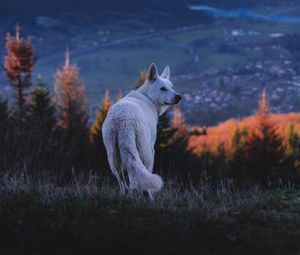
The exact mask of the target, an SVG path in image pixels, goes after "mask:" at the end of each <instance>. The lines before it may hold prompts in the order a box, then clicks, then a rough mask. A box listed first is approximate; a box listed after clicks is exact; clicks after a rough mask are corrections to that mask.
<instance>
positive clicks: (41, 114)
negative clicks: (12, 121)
mask: <svg viewBox="0 0 300 255" xmlns="http://www.w3.org/2000/svg"><path fill="white" fill-rule="evenodd" d="M55 115H56V109H55V104H54V102H53V98H52V95H51V93H50V91H49V89H48V87H47V85H46V84H45V83H44V82H43V80H42V78H41V77H39V78H38V82H37V85H36V86H35V87H34V89H33V90H32V92H31V105H30V119H31V125H32V126H34V127H35V128H37V129H38V130H40V131H46V133H48V132H50V131H51V130H52V129H53V128H54V126H55V124H56V116H55Z"/></svg>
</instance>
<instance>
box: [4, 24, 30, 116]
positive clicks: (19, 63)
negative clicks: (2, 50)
mask: <svg viewBox="0 0 300 255" xmlns="http://www.w3.org/2000/svg"><path fill="white" fill-rule="evenodd" d="M6 49H7V56H6V57H5V60H4V70H5V73H6V75H7V77H8V78H9V79H10V82H11V85H12V86H13V87H14V88H15V89H16V100H17V104H18V107H19V111H20V113H21V114H20V116H21V115H22V112H23V110H24V104H25V98H26V94H25V91H24V90H25V89H26V88H28V87H30V86H31V75H32V71H33V67H34V64H35V54H34V50H33V47H32V44H31V39H30V38H29V37H26V38H20V28H19V26H17V27H16V35H15V37H13V36H11V35H10V34H9V33H8V34H7V36H6Z"/></svg>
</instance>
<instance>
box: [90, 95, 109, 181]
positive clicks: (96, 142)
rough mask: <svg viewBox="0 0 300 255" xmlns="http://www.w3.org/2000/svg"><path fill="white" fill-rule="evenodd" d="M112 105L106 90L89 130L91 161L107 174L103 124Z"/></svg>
mask: <svg viewBox="0 0 300 255" xmlns="http://www.w3.org/2000/svg"><path fill="white" fill-rule="evenodd" d="M111 105H112V101H111V100H110V96H109V91H108V90H106V91H105V93H104V97H103V99H102V103H101V107H100V108H99V109H98V110H97V113H96V119H95V122H94V124H93V125H92V127H91V129H90V132H89V140H90V148H91V153H90V155H91V163H92V165H93V167H95V168H97V169H99V168H100V169H101V170H102V171H101V173H102V174H103V175H106V173H107V171H106V170H108V169H109V166H108V159H107V154H106V150H105V147H104V143H103V138H102V125H103V122H104V120H105V118H106V116H107V113H108V110H109V108H110V107H111Z"/></svg>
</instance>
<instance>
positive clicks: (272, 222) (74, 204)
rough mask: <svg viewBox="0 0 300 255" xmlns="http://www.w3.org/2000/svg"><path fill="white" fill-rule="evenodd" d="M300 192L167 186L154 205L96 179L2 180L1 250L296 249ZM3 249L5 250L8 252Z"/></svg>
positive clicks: (294, 251) (205, 251)
mask: <svg viewBox="0 0 300 255" xmlns="http://www.w3.org/2000/svg"><path fill="white" fill-rule="evenodd" d="M299 211H300V191H299V190H295V189H290V188H289V189H273V190H268V191H263V190H261V189H259V188H253V189H252V190H251V191H245V192H235V191H234V189H233V188H232V187H229V186H228V185H220V187H219V188H218V189H217V190H215V191H212V190H210V189H209V188H203V187H202V188H197V189H196V188H193V189H189V190H187V189H182V188H180V187H177V186H172V185H167V186H166V187H165V188H164V190H163V191H162V192H160V193H159V194H157V196H156V199H155V201H153V202H149V201H146V200H143V199H140V198H137V197H130V196H123V197H122V196H120V195H119V193H118V191H117V189H116V188H115V187H114V186H110V185H108V184H105V183H101V182H99V179H97V178H96V177H94V176H91V177H90V178H87V179H85V180H78V179H77V178H74V181H73V182H72V183H71V184H68V185H59V184H57V183H56V182H55V181H49V180H46V179H45V180H38V179H36V180H33V179H31V178H28V177H26V175H25V176H24V175H19V176H8V175H5V176H3V177H2V178H1V181H0V226H1V228H0V240H1V242H2V244H1V250H2V251H3V253H2V254H83V253H85V254H96V253H97V254H101V253H102V252H104V251H110V253H104V254H111V253H114V252H117V251H119V250H120V249H122V252H124V253H125V252H127V251H129V252H131V253H139V252H138V251H142V253H143V254H150V253H152V254H153V253H157V254H161V253H165V254H200V253H201V254H299V253H298V252H299V251H300V243H299V240H300V215H299ZM5 252H6V253H5Z"/></svg>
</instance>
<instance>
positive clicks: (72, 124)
mask: <svg viewBox="0 0 300 255" xmlns="http://www.w3.org/2000/svg"><path fill="white" fill-rule="evenodd" d="M55 93H56V105H57V118H58V131H62V132H58V133H60V134H61V139H62V144H63V146H62V148H61V149H60V150H62V151H63V152H62V153H61V154H62V155H63V158H64V161H63V163H65V164H66V167H70V166H76V167H85V168H86V166H87V165H88V127H87V120H88V113H87V105H86V99H85V88H84V85H83V82H82V80H81V79H80V76H79V69H78V67H77V65H71V64H70V53H69V50H67V52H66V60H65V64H64V66H63V67H62V68H60V69H58V70H57V72H56V74H55Z"/></svg>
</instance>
